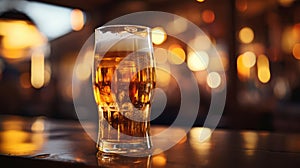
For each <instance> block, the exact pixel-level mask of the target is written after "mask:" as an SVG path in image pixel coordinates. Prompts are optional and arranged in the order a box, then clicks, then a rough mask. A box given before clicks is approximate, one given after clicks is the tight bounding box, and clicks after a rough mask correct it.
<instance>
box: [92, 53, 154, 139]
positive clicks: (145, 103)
mask: <svg viewBox="0 0 300 168" xmlns="http://www.w3.org/2000/svg"><path fill="white" fill-rule="evenodd" d="M100 54H101V53H100ZM148 54H151V53H149V52H129V51H108V52H106V53H105V54H104V55H103V56H101V55H98V56H99V57H96V58H95V65H94V68H95V69H94V73H95V74H94V79H93V80H94V82H93V89H94V96H95V100H96V103H97V105H98V111H99V120H100V121H99V129H100V131H99V136H100V137H101V139H104V140H107V141H110V140H118V139H123V140H124V139H128V140H129V139H131V138H132V137H145V136H148V134H149V129H150V122H149V116H150V114H149V112H150V104H151V98H152V90H153V89H154V88H155V70H154V67H153V66H150V65H151V64H152V63H151V60H150V59H149V60H147V58H148V57H149V58H151V56H149V55H148ZM99 58H101V59H99ZM98 59H99V60H98ZM104 120H105V121H104ZM113 129H114V130H113Z"/></svg>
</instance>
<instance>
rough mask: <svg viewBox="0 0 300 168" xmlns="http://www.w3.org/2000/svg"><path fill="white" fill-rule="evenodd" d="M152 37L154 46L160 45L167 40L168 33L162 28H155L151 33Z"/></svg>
mask: <svg viewBox="0 0 300 168" xmlns="http://www.w3.org/2000/svg"><path fill="white" fill-rule="evenodd" d="M151 37H152V42H153V43H154V44H156V45H160V44H162V43H163V42H164V41H165V40H166V39H167V33H166V31H165V30H164V29H163V28H162V27H155V28H153V29H152V31H151Z"/></svg>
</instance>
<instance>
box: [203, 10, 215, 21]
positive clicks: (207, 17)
mask: <svg viewBox="0 0 300 168" xmlns="http://www.w3.org/2000/svg"><path fill="white" fill-rule="evenodd" d="M201 16H202V20H203V21H204V22H205V23H212V22H214V21H215V13H214V11H212V10H209V9H206V10H204V11H203V12H202V15H201Z"/></svg>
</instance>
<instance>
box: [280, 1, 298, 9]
mask: <svg viewBox="0 0 300 168" xmlns="http://www.w3.org/2000/svg"><path fill="white" fill-rule="evenodd" d="M294 1H295V0H278V2H279V3H280V5H282V6H285V7H288V6H291V5H292V4H293V2H294Z"/></svg>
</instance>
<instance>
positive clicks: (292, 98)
mask: <svg viewBox="0 0 300 168" xmlns="http://www.w3.org/2000/svg"><path fill="white" fill-rule="evenodd" d="M146 10H148V11H151V10H152V11H164V12H169V13H173V14H176V15H179V16H181V17H184V18H186V19H188V20H190V21H191V22H193V23H194V24H196V25H197V26H199V27H200V28H201V29H202V30H203V31H204V32H205V33H206V35H207V36H208V37H209V39H210V40H211V43H210V42H207V39H206V37H203V36H195V37H194V39H192V40H191V41H190V42H191V43H194V44H196V45H199V46H201V48H202V49H203V51H201V52H200V53H197V54H195V53H193V52H192V51H190V50H189V49H188V48H187V46H186V45H184V44H182V42H180V41H179V40H177V39H174V38H172V37H169V36H168V35H166V31H165V30H164V28H162V27H159V25H158V26H157V27H153V29H152V31H153V32H158V33H156V36H153V37H152V38H153V43H154V46H157V47H159V48H164V49H166V50H167V51H168V52H166V50H161V49H155V50H154V55H155V57H156V59H157V62H158V63H163V62H169V63H170V64H177V65H178V64H182V63H186V64H187V66H188V68H189V69H190V70H191V71H192V72H193V73H194V74H195V77H196V79H197V82H198V85H199V88H200V96H201V97H200V99H201V101H200V107H199V114H198V118H197V119H196V122H195V126H201V125H202V124H203V122H204V120H205V116H206V114H207V112H208V109H209V106H210V101H211V90H212V89H214V90H223V89H227V100H226V105H225V109H224V113H223V116H222V118H221V121H220V123H219V127H220V128H228V129H255V130H270V131H300V78H299V77H298V76H299V75H300V1H299V0H221V1H220V0H198V1H197V0H186V1H182V0H172V1H171V0H144V1H143V0H88V1H86V0H77V1H69V0H28V1H26V0H0V114H13V115H22V116H45V117H49V118H56V119H72V120H76V119H77V116H76V113H75V110H74V105H73V99H72V75H73V69H74V63H75V61H76V58H77V56H78V52H79V51H80V49H81V47H82V46H83V44H84V42H85V41H86V40H87V39H88V37H89V36H90V35H91V34H92V33H93V32H94V29H95V28H97V27H99V26H101V25H103V24H105V23H106V22H108V21H110V20H112V19H115V18H117V17H120V16H123V15H125V14H129V13H132V12H138V11H146ZM172 24H173V27H176V29H173V31H176V32H177V33H181V32H183V31H185V29H186V25H185V24H184V22H182V21H180V20H175V21H174V22H173V23H172ZM176 32H175V33H176ZM173 33H174V32H173ZM207 44H208V45H207ZM212 46H213V47H215V48H216V49H217V51H218V53H219V55H220V58H221V61H222V64H223V67H224V69H225V75H224V74H220V73H218V69H220V68H222V67H220V65H219V64H218V63H214V62H215V60H214V59H213V57H211V56H210V54H209V52H207V50H209V48H211V47H212ZM170 53H172V54H170ZM208 67H214V69H215V70H216V71H213V72H207V71H206V69H207V68H208ZM76 69H77V70H78V73H77V71H75V74H76V75H77V77H78V78H82V79H86V78H88V76H87V75H86V74H89V73H90V72H89V69H87V68H86V67H84V66H82V67H81V66H78V67H76ZM157 75H158V79H157V80H158V85H159V87H161V88H163V89H164V90H165V91H166V95H167V96H168V102H167V107H166V109H165V110H164V112H163V114H162V115H161V116H159V117H158V118H156V119H155V120H153V121H152V123H153V124H166V125H168V124H171V123H172V122H173V120H174V119H175V118H176V115H177V113H176V111H178V108H179V103H180V98H177V97H178V95H180V92H179V91H178V88H177V89H176V86H177V84H176V82H175V81H174V80H173V79H172V77H171V76H170V75H169V74H166V73H165V72H162V71H161V72H159V71H158V72H157ZM225 78H226V80H225ZM179 97H180V96H179ZM176 98H177V99H176Z"/></svg>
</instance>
